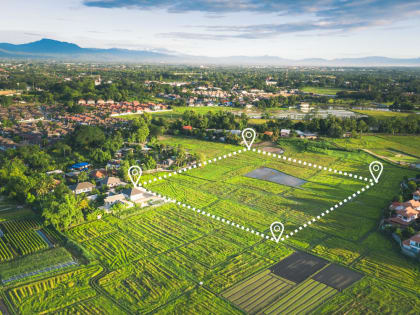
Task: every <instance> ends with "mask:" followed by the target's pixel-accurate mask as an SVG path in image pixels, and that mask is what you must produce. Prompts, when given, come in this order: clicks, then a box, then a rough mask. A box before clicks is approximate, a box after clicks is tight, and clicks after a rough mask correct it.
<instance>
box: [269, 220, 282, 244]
mask: <svg viewBox="0 0 420 315" xmlns="http://www.w3.org/2000/svg"><path fill="white" fill-rule="evenodd" d="M270 231H271V234H272V235H273V237H274V240H275V241H276V242H277V243H278V242H279V241H280V238H281V236H282V234H283V231H284V225H283V223H281V222H273V223H271V226H270Z"/></svg>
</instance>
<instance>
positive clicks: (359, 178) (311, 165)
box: [252, 149, 373, 182]
mask: <svg viewBox="0 0 420 315" xmlns="http://www.w3.org/2000/svg"><path fill="white" fill-rule="evenodd" d="M252 152H256V153H259V154H263V155H267V156H272V157H274V158H275V157H277V158H279V159H281V160H283V161H287V162H292V163H295V164H299V165H303V166H307V167H312V168H314V169H319V170H320V171H328V172H330V173H335V174H339V175H344V176H348V177H351V178H353V179H357V180H361V181H365V182H373V180H372V179H369V178H367V177H363V176H358V175H356V174H352V173H349V172H343V171H338V170H336V169H333V168H330V167H326V166H322V165H317V164H315V163H310V162H306V161H302V160H299V159H296V158H293V157H287V156H285V155H281V154H275V153H271V152H267V151H264V150H257V149H252Z"/></svg>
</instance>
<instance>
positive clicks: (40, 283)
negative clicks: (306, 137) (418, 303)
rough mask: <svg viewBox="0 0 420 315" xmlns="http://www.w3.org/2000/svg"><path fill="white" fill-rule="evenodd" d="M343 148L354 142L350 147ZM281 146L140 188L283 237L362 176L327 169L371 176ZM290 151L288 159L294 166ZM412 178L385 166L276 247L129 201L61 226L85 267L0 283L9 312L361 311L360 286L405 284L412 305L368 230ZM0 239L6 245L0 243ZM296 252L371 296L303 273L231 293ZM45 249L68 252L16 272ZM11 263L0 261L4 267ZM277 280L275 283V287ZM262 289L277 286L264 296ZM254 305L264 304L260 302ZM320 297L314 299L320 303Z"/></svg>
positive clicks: (394, 252)
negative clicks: (334, 265)
mask: <svg viewBox="0 0 420 315" xmlns="http://www.w3.org/2000/svg"><path fill="white" fill-rule="evenodd" d="M404 139H406V138H404ZM352 140H353V139H352ZM399 140H400V139H398V138H389V139H387V141H389V142H395V143H397V142H399V143H400V146H401V148H402V149H404V150H406V147H409V145H408V144H409V142H404V141H403V140H402V141H399ZM163 141H165V142H166V143H170V144H171V145H177V144H182V145H183V146H184V147H185V148H186V149H187V150H189V151H190V152H191V153H195V152H200V153H203V154H205V155H206V157H207V159H208V158H215V157H218V156H220V155H223V154H228V153H230V152H233V151H238V149H239V147H238V146H233V145H226V144H221V143H212V142H207V141H200V140H196V139H190V138H181V137H167V138H164V139H163ZM338 141H345V140H338ZM372 142H374V141H373V139H372ZM337 144H340V143H339V142H338V143H337ZM350 145H352V146H355V147H356V146H357V144H356V143H351V142H350ZM281 147H282V148H283V149H284V150H285V155H286V156H287V157H289V156H290V157H292V159H291V160H290V161H289V160H288V159H286V160H284V159H279V158H278V157H272V156H268V155H263V154H257V153H256V152H252V151H251V152H250V151H246V152H242V153H239V154H236V155H234V156H232V157H228V158H225V159H221V160H217V161H216V162H214V163H210V164H208V165H206V166H204V167H198V168H196V169H192V170H189V171H188V172H183V173H181V174H177V175H175V176H171V177H170V178H168V179H165V180H158V181H156V182H153V184H147V185H146V188H148V189H151V190H153V191H156V192H158V193H161V194H163V195H166V196H169V197H172V198H175V199H176V200H178V201H181V202H183V203H186V204H187V205H191V206H193V207H197V208H200V209H202V210H204V211H206V213H207V212H208V213H210V214H211V215H213V214H214V215H217V216H221V217H223V218H226V219H228V220H231V221H233V222H234V223H235V224H240V225H244V226H245V227H249V228H251V229H255V230H257V231H259V232H262V233H264V234H266V235H269V233H270V232H269V227H270V224H271V223H272V222H273V221H282V222H283V223H284V224H285V234H289V233H290V232H292V231H295V229H298V228H299V227H300V226H302V225H303V224H304V223H306V222H308V221H309V220H310V219H312V218H314V217H316V216H318V215H320V213H321V212H324V211H325V210H326V209H329V208H330V207H331V206H333V205H334V204H336V203H338V202H340V201H342V200H343V199H344V198H346V197H348V196H349V195H351V194H353V193H354V192H355V191H357V190H359V189H361V188H362V187H364V186H365V185H366V182H365V181H364V180H363V181H360V180H359V179H358V180H355V179H354V178H350V177H349V176H343V175H340V174H337V173H334V172H329V171H328V169H329V168H332V169H337V170H341V171H345V172H351V173H353V174H357V175H358V176H362V177H363V178H364V177H367V178H370V175H369V170H368V165H369V163H370V162H371V161H373V160H375V158H374V157H372V156H371V155H369V154H367V153H366V152H359V151H357V150H352V151H345V150H335V149H334V147H333V146H331V147H328V146H327V147H325V148H321V147H313V146H309V147H305V146H304V145H303V142H300V140H293V141H292V140H291V141H289V140H282V142H281ZM350 149H353V148H350ZM411 150H413V151H415V150H417V149H416V148H414V149H413V148H412V149H411ZM294 158H296V159H297V160H296V162H293V159H294ZM299 159H300V160H301V161H306V162H307V163H314V164H315V163H316V164H317V165H318V164H319V165H321V166H322V167H324V166H325V167H327V170H326V171H325V170H323V168H322V169H319V167H313V166H311V167H309V165H303V163H298V160H299ZM260 167H269V168H273V169H275V170H278V171H280V172H283V173H285V174H288V175H292V176H296V177H298V178H299V179H303V180H305V181H306V182H305V183H303V184H302V185H300V186H299V187H292V186H286V185H282V184H277V183H273V182H267V181H264V180H261V179H255V178H249V177H246V176H244V175H246V174H247V173H249V172H250V171H253V170H255V169H257V168H260ZM415 174H416V172H415V171H412V170H409V169H407V168H401V167H398V166H396V165H393V164H390V163H386V162H384V172H383V174H382V177H381V179H380V181H379V183H378V184H376V185H374V186H373V187H371V188H369V189H368V190H367V191H365V192H363V193H361V194H360V196H357V198H354V199H352V201H351V202H347V203H345V204H343V205H341V206H340V207H339V208H338V209H336V210H334V211H333V212H331V213H329V214H328V215H326V216H325V217H322V218H321V219H319V220H317V221H316V222H315V223H313V224H311V225H310V226H308V227H306V228H304V229H303V230H301V231H299V232H298V233H295V234H294V235H293V236H291V237H290V238H289V239H287V241H285V242H281V243H275V242H272V241H270V240H267V239H265V238H261V237H260V236H257V235H255V234H251V233H249V232H247V231H244V230H242V229H240V228H237V227H236V226H232V225H231V224H230V225H226V224H225V223H223V222H221V221H218V220H215V219H213V218H212V217H211V215H210V217H209V216H207V215H202V214H200V213H197V212H194V211H192V210H191V209H188V208H187V207H183V206H181V205H178V204H174V203H166V204H164V205H162V206H159V207H146V208H143V209H137V208H135V209H134V210H133V211H132V212H130V215H129V216H128V217H126V218H124V216H120V217H116V216H113V215H105V216H104V217H103V218H102V219H101V220H96V221H90V222H85V223H83V224H80V225H78V226H75V227H73V228H70V229H69V230H68V231H66V232H65V233H66V235H67V236H68V237H69V238H70V239H71V240H72V241H73V242H75V243H77V244H79V245H80V246H81V247H83V248H84V249H85V250H86V252H87V253H88V254H89V255H90V256H91V257H92V259H91V262H90V264H89V265H87V266H84V267H72V269H71V270H67V271H66V272H60V273H59V275H57V273H56V274H54V276H52V275H51V274H50V275H49V276H48V275H47V276H44V278H41V277H43V276H40V277H38V278H37V279H41V280H32V282H29V281H27V282H26V283H24V284H22V282H21V283H20V284H12V285H9V286H8V287H7V288H5V297H6V298H7V300H6V301H7V303H8V304H11V305H12V306H13V308H14V309H16V310H17V312H19V313H42V312H43V313H59V314H70V313H77V312H79V313H89V312H97V313H109V314H122V313H129V314H131V313H142V314H143V313H149V312H152V313H153V312H154V313H162V314H169V313H176V312H178V313H188V312H204V313H206V312H211V313H213V314H219V313H229V314H230V313H238V312H239V313H240V312H241V310H240V309H239V308H242V309H244V310H250V311H254V310H259V311H264V312H267V313H269V312H280V313H287V312H290V313H299V314H300V313H307V312H310V311H313V310H314V309H315V308H316V307H320V309H321V310H322V309H324V308H325V310H331V311H332V312H339V309H337V305H336V304H337V302H336V299H339V298H340V299H344V300H343V301H345V302H343V303H344V305H349V306H352V307H354V309H355V311H356V312H359V313H363V312H364V311H366V310H367V309H368V308H366V305H365V304H366V303H364V304H363V305H360V306H358V305H357V304H355V303H356V302H354V301H355V297H357V295H358V294H361V295H366V296H367V297H366V299H367V300H368V299H370V297H369V294H371V292H376V291H377V292H380V290H379V288H380V289H383V290H390V288H391V287H392V289H393V290H394V291H395V290H406V297H405V298H407V301H408V303H413V301H412V297H413V296H415V294H418V293H419V292H420V286H419V285H418V284H417V282H416V279H418V277H419V276H420V270H419V266H418V265H416V263H415V262H413V261H411V260H409V259H407V258H405V257H404V256H402V255H401V254H400V253H399V249H398V246H396V244H393V243H392V242H391V241H390V240H388V239H387V238H386V237H383V236H382V234H379V233H378V232H376V229H377V224H378V221H379V219H380V217H381V214H382V210H383V208H384V207H386V206H387V205H388V203H389V198H390V197H389V196H392V195H394V194H395V191H396V190H398V187H399V183H400V181H401V178H402V177H403V176H404V175H406V176H408V177H412V176H414V175H415ZM156 176H161V175H160V174H151V175H147V176H145V179H146V178H147V179H149V178H150V179H153V178H154V177H156ZM384 196H386V197H384ZM23 222H24V223H23ZM1 225H2V227H4V228H2V229H3V230H4V231H5V232H6V233H8V232H10V231H12V230H13V231H15V230H16V229H18V230H19V229H24V230H34V229H37V228H39V227H40V222H38V221H36V220H32V219H29V220H25V221H22V220H17V221H13V220H9V221H6V222H3V223H1ZM44 229H45V228H44ZM19 233H22V232H18V231H16V235H20V234H19ZM46 233H47V232H46ZM49 233H52V232H51V231H50V232H49ZM0 241H3V243H5V242H4V241H5V239H3V238H1V239H0ZM3 243H0V246H1V245H4V244H3ZM7 246H8V247H7V248H9V249H10V251H11V252H12V254H13V255H17V250H16V249H15V248H14V247H13V246H12V245H7ZM1 248H4V246H3V247H0V250H1ZM296 249H301V250H304V251H307V252H312V253H314V254H316V255H318V256H321V257H323V258H325V259H327V260H329V261H335V262H338V263H341V264H345V265H347V266H349V268H353V269H355V270H356V271H358V272H362V273H363V274H365V275H368V276H369V278H368V279H369V284H371V285H372V286H373V287H372V288H371V292H366V286H365V285H361V284H360V283H359V284H357V283H356V284H353V285H352V286H351V287H349V288H347V289H345V293H344V295H342V294H340V293H338V292H337V291H336V290H335V289H333V288H332V287H329V286H327V285H325V284H322V283H320V282H317V281H315V280H312V279H308V280H305V281H304V282H302V283H299V284H293V283H290V281H288V280H287V281H286V280H285V279H280V278H279V277H278V276H272V278H270V279H266V280H267V281H268V282H264V283H265V284H264V285H263V286H262V287H261V291H258V292H259V293H258V292H256V291H252V290H251V291H252V292H253V293H256V294H257V295H256V296H254V297H251V296H250V297H249V299H248V298H246V297H247V295H246V294H245V293H246V292H242V293H244V294H242V293H239V292H240V290H239V289H237V288H241V289H244V290H245V287H246V286H245V287H244V283H245V284H249V287H250V288H251V289H252V286H253V285H257V284H255V283H260V284H262V283H261V281H262V280H261V279H259V278H258V276H259V275H260V274H261V273H262V272H263V273H264V272H265V274H264V275H265V276H267V275H268V271H267V269H268V268H270V267H271V266H273V265H274V264H276V263H278V262H279V261H280V260H282V259H284V258H285V257H287V256H288V255H290V254H291V253H292V252H293V251H294V250H296ZM55 252H56V253H57V254H56V256H57V257H56V258H57V260H60V259H61V260H62V259H67V258H68V256H69V255H68V253H67V252H65V251H64V250H63V249H61V248H58V249H54V250H41V251H39V252H37V253H35V254H31V255H28V256H25V258H24V259H25V260H23V258H22V261H24V262H25V264H23V265H22V266H23V267H22V268H23V269H22V270H25V271H31V270H32V269H30V268H29V265H31V264H32V265H34V266H35V265H42V263H43V262H42V261H41V260H45V261H51V259H53V258H51V259H50V258H48V257H49V256H48V254H50V255H53V254H54V253H55ZM44 255H45V256H44ZM42 257H45V258H42ZM60 257H63V258H60ZM59 258H60V259H59ZM54 259H55V258H54ZM17 261H18V260H12V261H11V262H7V263H5V264H4V263H3V265H4V266H9V264H10V266H12V265H13V263H15V262H17ZM98 263H100V266H101V267H100V266H99V264H98ZM1 266H2V265H1V264H0V267H1ZM17 268H20V267H17ZM7 270H8V271H7ZM7 270H6V269H5V272H9V271H10V272H12V271H11V270H12V268H11V267H10V268H7ZM1 277H2V278H3V275H1ZM254 277H255V278H254ZM251 279H254V280H255V279H257V280H258V279H259V281H260V282H258V281H251ZM277 281H281V283H282V285H281V286H283V285H284V286H285V287H284V288H283V287H279V286H278V285H277V284H276V283H277ZM366 281H367V280H363V281H362V282H363V283H365V282H366ZM383 281H385V282H386V284H384V282H383ZM201 282H202V285H200V283H201ZM254 282H255V283H254ZM394 286H395V287H394ZM273 288H276V289H278V290H277V291H273V290H274V289H273ZM248 289H249V288H248ZM272 289H273V290H272ZM238 290H239V291H238ZM251 291H250V292H251ZM274 292H276V293H274ZM334 294H335V297H333V298H332V299H330V298H331V297H332V296H333V295H334ZM375 294H376V293H375ZM270 296H271V297H270ZM375 298H376V297H375ZM391 298H394V297H393V296H392V294H391V293H390V292H388V291H386V292H385V293H384V299H385V301H381V302H380V303H382V304H381V307H383V306H384V305H386V302H387V303H388V304H389V303H394V301H393V300H390V299H391ZM228 300H230V301H231V302H233V303H231V302H229V301H228ZM263 300H266V302H267V303H263V304H261V305H260V304H259V303H260V302H261V301H263ZM35 301H40V302H35ZM339 301H341V300H339ZM321 303H324V304H323V305H322V306H320V304H321ZM375 303H376V302H375ZM235 305H236V306H235ZM410 305H415V304H410ZM238 307H239V308H238ZM345 307H347V306H345ZM357 307H359V308H357ZM344 309H345V310H347V309H346V308H344ZM368 310H369V309H368ZM384 310H386V309H385V308H384Z"/></svg>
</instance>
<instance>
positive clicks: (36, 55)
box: [0, 38, 420, 67]
mask: <svg viewBox="0 0 420 315" xmlns="http://www.w3.org/2000/svg"><path fill="white" fill-rule="evenodd" d="M0 59H42V60H60V61H73V62H74V61H86V62H88V61H91V62H132V63H172V64H220V65H261V66H270V65H272V66H349V67H350V66H356V67H368V66H415V67H418V66H420V58H410V59H408V58H407V59H402V58H388V57H382V56H369V57H362V58H340V59H331V60H327V59H322V58H312V59H300V60H292V59H285V58H280V57H276V56H256V57H252V56H230V57H206V56H191V55H182V54H169V53H162V52H156V51H149V50H129V49H119V48H110V49H99V48H82V47H80V46H78V45H76V44H73V43H68V42H61V41H57V40H53V39H46V38H44V39H41V40H39V41H35V42H31V43H27V44H19V45H15V44H10V43H0Z"/></svg>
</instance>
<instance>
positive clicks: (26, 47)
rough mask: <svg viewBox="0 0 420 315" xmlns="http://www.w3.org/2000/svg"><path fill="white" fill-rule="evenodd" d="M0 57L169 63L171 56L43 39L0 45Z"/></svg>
mask: <svg viewBox="0 0 420 315" xmlns="http://www.w3.org/2000/svg"><path fill="white" fill-rule="evenodd" d="M0 57H3V58H41V59H63V60H81V61H82V60H86V61H131V62H135V61H138V62H142V61H159V60H168V61H169V60H170V59H172V57H173V56H172V55H169V54H162V53H158V52H153V51H146V50H128V49H118V48H111V49H98V48H82V47H80V46H78V45H76V44H73V43H67V42H60V41H57V40H53V39H46V38H44V39H41V40H39V41H36V42H32V43H27V44H21V45H14V44H9V43H0ZM156 59H157V60H156Z"/></svg>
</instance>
